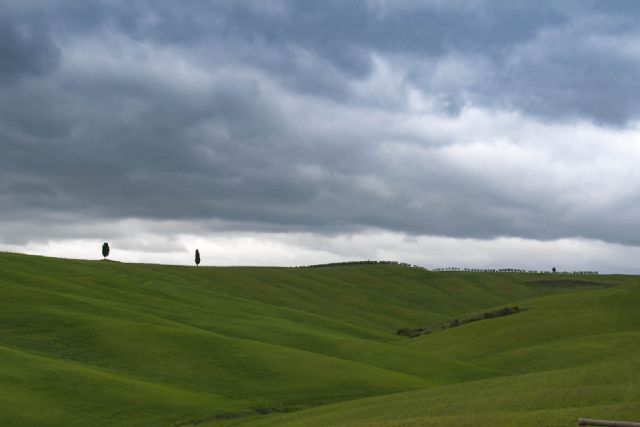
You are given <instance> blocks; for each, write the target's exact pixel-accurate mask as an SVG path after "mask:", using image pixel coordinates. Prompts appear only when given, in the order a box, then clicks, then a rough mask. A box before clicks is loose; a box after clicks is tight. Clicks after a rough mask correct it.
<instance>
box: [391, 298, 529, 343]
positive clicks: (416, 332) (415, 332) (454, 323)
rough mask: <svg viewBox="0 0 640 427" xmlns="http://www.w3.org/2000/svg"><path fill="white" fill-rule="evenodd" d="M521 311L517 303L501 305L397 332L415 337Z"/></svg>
mask: <svg viewBox="0 0 640 427" xmlns="http://www.w3.org/2000/svg"><path fill="white" fill-rule="evenodd" d="M521 311H522V309H521V308H520V307H518V306H517V305H516V306H513V307H502V308H500V309H497V310H489V311H485V312H484V313H481V314H474V315H472V316H466V317H462V318H460V319H458V318H457V317H456V318H455V319H453V320H449V321H444V322H440V323H437V324H435V325H431V326H423V327H421V328H401V329H398V332H397V334H398V335H404V336H405V337H409V338H416V337H419V336H420V335H427V334H431V333H433V332H439V331H444V330H445V329H450V328H457V327H460V326H463V325H466V324H468V323H472V322H479V321H480V320H489V319H495V318H496V317H504V316H511V315H512V314H517V313H520V312H521Z"/></svg>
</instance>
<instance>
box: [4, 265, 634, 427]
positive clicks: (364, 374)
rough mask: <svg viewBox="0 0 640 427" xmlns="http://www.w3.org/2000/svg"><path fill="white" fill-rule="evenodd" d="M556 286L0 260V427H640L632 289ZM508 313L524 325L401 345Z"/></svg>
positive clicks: (427, 275) (547, 281)
mask: <svg viewBox="0 0 640 427" xmlns="http://www.w3.org/2000/svg"><path fill="white" fill-rule="evenodd" d="M556 279H559V278H556V277H554V276H551V275H530V274H515V273H514V274H505V273H503V274H489V273H432V272H429V271H425V270H419V269H412V268H407V267H401V266H394V265H356V266H336V267H325V268H298V269H291V268H191V267H176V266H156V265H139V264H121V263H115V262H104V261H71V260H59V259H52V258H44V257H33V256H25V255H17V254H0V406H1V407H2V408H3V411H2V412H0V425H12V426H33V425H39V426H76V425H77V426H87V425H95V426H101V425H104V426H107V425H108V426H114V425H122V426H159V425H160V426H161V425H166V426H170V425H202V426H204V425H207V426H214V425H310V426H313V425H318V426H326V425H368V426H382V425H384V426H396V425H398V426H399V425H403V426H412V425H416V426H417V425H474V426H476V425H492V423H496V424H497V425H509V424H511V425H527V421H526V419H527V417H528V416H533V417H535V419H537V420H538V421H543V425H558V426H559V425H572V424H575V419H576V418H577V417H578V416H589V417H596V416H597V417H605V418H626V419H640V409H638V408H640V405H639V403H640V374H639V372H640V370H639V369H638V368H640V364H639V363H638V362H636V358H637V357H636V356H637V355H638V354H640V339H639V338H640V287H638V286H636V285H635V283H634V282H635V281H636V277H633V276H595V277H585V276H580V278H579V279H580V280H581V281H582V282H576V283H567V282H566V280H565V279H566V277H563V278H562V280H556ZM513 304H517V305H519V306H520V307H523V308H528V310H524V311H522V312H521V313H518V314H516V315H512V316H507V317H503V318H496V319H490V320H483V321H478V322H473V323H470V324H466V325H464V326H461V327H457V328H452V329H446V330H442V331H438V332H434V333H432V334H429V335H424V336H421V337H418V338H415V339H408V338H407V337H403V336H398V335H396V333H395V332H396V331H397V330H398V329H400V328H404V327H422V326H427V325H432V324H438V323H440V322H444V321H447V320H451V319H454V318H458V317H460V318H462V317H464V316H469V315H473V314H475V313H480V312H483V311H485V310H489V309H495V308H500V307H503V306H505V305H513ZM534 424H535V425H540V423H539V422H538V423H535V422H529V425H534Z"/></svg>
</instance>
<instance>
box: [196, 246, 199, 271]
mask: <svg viewBox="0 0 640 427" xmlns="http://www.w3.org/2000/svg"><path fill="white" fill-rule="evenodd" d="M198 265H200V251H199V250H197V249H196V267H197V266H198Z"/></svg>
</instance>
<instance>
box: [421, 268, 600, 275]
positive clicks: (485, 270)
mask: <svg viewBox="0 0 640 427" xmlns="http://www.w3.org/2000/svg"><path fill="white" fill-rule="evenodd" d="M432 271H441V272H451V271H468V272H474V273H535V274H575V275H595V274H598V272H597V271H549V270H524V269H521V268H461V267H445V268H434V269H433V270H432Z"/></svg>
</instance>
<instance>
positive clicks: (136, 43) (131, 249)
mask: <svg viewBox="0 0 640 427" xmlns="http://www.w3.org/2000/svg"><path fill="white" fill-rule="evenodd" d="M639 21H640V2H637V1H634V0H629V1H616V0H608V1H596V0H593V1H589V0H576V1H562V2H552V1H547V2H545V1H542V2H541V1H534V0H532V1H513V0H504V1H500V0H493V1H473V0H469V1H462V0H460V1H456V0H432V1H424V0H419V1H418V0H416V1H413V0H393V1H392V0H348V1H347V0H343V1H315V0H298V1H280V0H269V1H264V0H246V1H239V0H233V1H231V0H229V1H223V0H220V1H206V2H205V1H193V2H177V1H172V0H164V1H162V0H161V1H157V0H154V1H151V0H148V1H147V0H137V1H131V0H126V1H125V0H113V1H107V0H104V1H62V0H60V1H56V0H46V1H45V0H42V1H38V0H33V1H23V0H2V1H0V249H2V250H11V251H20V252H29V253H39V254H45V255H52V256H66V257H79V258H99V257H100V246H101V244H102V242H103V241H108V242H109V243H110V245H111V248H112V258H114V259H117V260H123V261H144V262H163V263H178V264H181V263H184V264H188V263H191V262H192V258H193V252H194V251H195V248H199V249H200V252H201V254H202V259H203V263H204V264H205V265H228V264H260V265H264V264H271V265H299V264H312V263H319V262H329V261H338V260H348V259H397V260H400V261H406V262H411V263H416V264H420V265H424V266H427V267H440V266H447V265H457V266H477V267H503V266H504V267H523V268H540V269H549V268H551V267H552V266H557V267H558V268H559V269H567V270H571V269H598V270H601V271H615V272H639V273H640V262H638V259H640V220H639V218H640V194H639V189H640V167H637V166H638V165H640V127H639V126H638V124H639V119H640V30H639V29H638V25H637V23H638V22H639Z"/></svg>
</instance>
